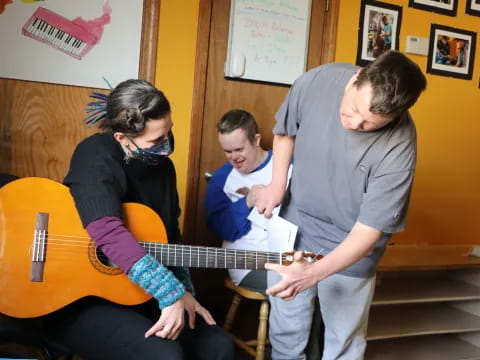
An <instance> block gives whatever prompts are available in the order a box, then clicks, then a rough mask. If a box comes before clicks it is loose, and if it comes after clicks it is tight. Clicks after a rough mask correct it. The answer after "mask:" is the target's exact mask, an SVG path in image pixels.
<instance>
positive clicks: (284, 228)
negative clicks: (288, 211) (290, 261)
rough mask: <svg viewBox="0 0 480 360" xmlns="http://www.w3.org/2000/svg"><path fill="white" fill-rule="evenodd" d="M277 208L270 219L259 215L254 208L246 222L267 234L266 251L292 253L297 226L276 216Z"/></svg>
mask: <svg viewBox="0 0 480 360" xmlns="http://www.w3.org/2000/svg"><path fill="white" fill-rule="evenodd" d="M278 212H279V208H275V209H274V211H273V215H272V217H271V218H266V217H265V216H264V215H262V214H260V213H259V212H258V211H257V209H256V208H253V210H252V211H251V212H250V214H249V215H248V220H250V221H251V222H252V223H253V224H255V225H257V226H259V227H261V228H263V229H264V230H265V231H267V232H268V235H267V242H268V250H269V251H273V252H279V253H284V252H288V251H293V247H294V245H295V238H296V236H297V230H298V226H297V225H295V224H293V223H291V222H290V221H287V220H285V219H284V218H282V217H280V216H278Z"/></svg>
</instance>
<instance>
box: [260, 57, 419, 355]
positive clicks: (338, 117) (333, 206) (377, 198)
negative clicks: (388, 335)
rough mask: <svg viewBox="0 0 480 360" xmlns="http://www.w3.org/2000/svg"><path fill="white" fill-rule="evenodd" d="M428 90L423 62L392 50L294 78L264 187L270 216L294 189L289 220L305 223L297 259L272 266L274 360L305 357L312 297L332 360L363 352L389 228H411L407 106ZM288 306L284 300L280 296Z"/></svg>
mask: <svg viewBox="0 0 480 360" xmlns="http://www.w3.org/2000/svg"><path fill="white" fill-rule="evenodd" d="M425 88H426V79H425V76H424V75H423V74H422V72H421V70H420V69H419V67H418V66H417V65H416V64H415V63H414V62H412V61H411V60H409V59H408V58H407V57H406V56H405V55H403V54H402V53H400V52H396V51H388V52H386V53H384V54H382V55H381V56H379V57H378V58H377V59H376V60H375V61H374V62H372V63H370V64H369V65H367V66H366V67H365V68H363V69H362V68H358V67H355V66H353V65H349V64H343V63H334V64H328V65H324V66H320V67H318V68H315V69H313V70H311V71H309V72H307V73H305V74H304V75H302V76H301V77H300V78H299V79H297V80H296V81H295V83H294V84H293V86H292V88H291V89H290V92H289V94H288V96H287V98H286V100H285V102H284V103H283V104H282V106H281V107H280V109H279V111H278V112H277V114H276V120H277V123H276V126H275V128H274V131H273V132H274V134H275V137H274V143H273V154H274V158H273V178H272V182H271V184H270V185H268V186H267V187H265V188H263V189H261V190H260V191H259V192H258V194H257V202H256V207H257V209H258V210H259V211H260V212H261V213H264V214H265V215H266V216H270V214H271V211H272V209H273V208H274V207H275V206H276V205H278V204H279V203H280V202H281V201H282V199H283V197H284V193H285V190H284V189H285V186H286V179H287V177H286V174H287V169H288V165H289V164H290V161H291V158H292V156H293V157H294V158H295V168H294V170H293V174H292V182H291V188H290V196H289V197H288V198H289V200H288V202H287V203H285V204H284V206H283V214H282V215H283V216H284V217H285V218H286V219H287V220H290V221H292V222H293V223H295V224H297V225H298V226H299V233H298V237H297V242H296V248H297V249H301V250H308V251H312V252H314V253H319V254H322V255H324V257H323V258H322V259H321V260H319V261H317V262H315V263H308V262H305V261H303V260H302V256H301V254H302V253H301V252H297V253H296V254H295V258H296V259H297V261H296V262H294V263H293V264H292V265H290V266H282V265H274V264H269V265H267V266H266V268H267V269H268V270H274V271H271V272H269V286H270V288H269V289H268V290H267V294H269V295H271V296H270V300H271V304H272V310H271V315H270V340H271V342H272V347H273V352H272V356H273V358H274V359H289V360H290V359H304V358H305V357H304V348H305V344H306V342H307V340H308V332H309V329H310V324H311V314H312V313H313V309H312V303H313V302H312V299H313V297H314V296H318V298H319V300H320V309H321V313H322V318H323V321H324V324H325V339H324V353H323V359H324V360H333V359H348V360H355V359H362V358H363V354H364V352H365V346H366V342H365V332H366V325H367V319H368V310H369V308H370V303H371V299H372V296H373V291H374V284H375V270H376V267H377V264H378V262H379V260H380V257H381V256H382V254H383V252H384V250H385V246H386V244H387V242H388V241H389V239H390V238H391V235H392V233H395V232H400V231H403V229H404V226H405V219H406V214H407V209H408V202H409V197H410V190H411V186H412V182H413V176H414V171H415V162H416V132H415V126H414V124H413V121H412V119H411V117H410V114H409V113H408V109H409V108H410V107H411V106H412V105H413V104H414V103H415V102H416V100H417V98H418V97H419V95H420V93H421V92H422V91H423V90H424V89H425ZM282 299H283V300H291V301H283V300H282Z"/></svg>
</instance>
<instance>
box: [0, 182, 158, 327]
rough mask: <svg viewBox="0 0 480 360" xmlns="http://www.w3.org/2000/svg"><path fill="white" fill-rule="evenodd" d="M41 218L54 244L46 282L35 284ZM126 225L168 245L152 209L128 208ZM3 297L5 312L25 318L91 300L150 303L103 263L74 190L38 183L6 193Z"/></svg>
mask: <svg viewBox="0 0 480 360" xmlns="http://www.w3.org/2000/svg"><path fill="white" fill-rule="evenodd" d="M38 212H45V213H48V236H47V238H48V240H47V242H46V247H45V248H46V250H45V251H46V252H45V261H44V263H43V276H42V279H41V281H31V272H32V251H33V250H32V249H33V242H34V232H35V227H36V217H37V213H38ZM124 220H125V222H126V225H127V227H128V228H129V230H130V231H131V232H132V233H133V235H134V236H135V237H136V239H137V240H139V241H148V242H159V243H165V242H166V239H167V236H166V232H165V228H164V226H163V223H162V221H161V219H160V218H159V216H158V215H157V214H156V213H155V212H154V211H153V210H151V209H150V208H148V207H146V206H144V205H140V204H134V203H128V204H125V205H124ZM0 294H1V295H0V312H1V313H4V314H7V315H10V316H14V317H20V318H27V317H36V316H41V315H45V314H48V313H50V312H53V311H55V310H58V309H60V308H62V307H64V306H65V305H67V304H69V303H71V302H73V301H75V300H77V299H80V298H82V297H85V296H88V295H94V296H99V297H102V298H104V299H107V300H110V301H113V302H116V303H119V304H125V305H133V304H139V303H142V302H144V301H146V300H147V299H149V298H150V296H149V295H148V294H147V293H146V292H144V291H143V290H142V289H141V288H140V287H138V286H137V285H135V284H134V283H132V282H131V281H130V280H129V279H128V277H127V276H126V275H125V274H123V273H122V272H121V271H120V270H119V269H118V268H116V267H111V266H107V265H105V264H103V263H102V262H101V261H100V260H99V258H98V256H97V253H96V251H95V248H94V246H93V243H92V242H91V240H90V239H89V236H88V234H87V232H86V231H85V229H84V228H83V226H82V224H81V221H80V217H79V215H78V213H77V211H76V208H75V204H74V201H73V198H72V197H71V195H70V193H69V190H68V188H67V187H65V186H64V185H62V184H60V183H58V182H55V181H52V180H49V179H44V178H33V177H32V178H23V179H20V180H16V181H13V182H11V183H9V184H7V185H5V186H4V187H2V188H1V189H0Z"/></svg>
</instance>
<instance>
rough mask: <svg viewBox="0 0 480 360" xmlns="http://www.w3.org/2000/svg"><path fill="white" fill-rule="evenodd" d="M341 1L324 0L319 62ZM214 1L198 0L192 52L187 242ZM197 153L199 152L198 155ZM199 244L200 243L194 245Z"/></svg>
mask: <svg viewBox="0 0 480 360" xmlns="http://www.w3.org/2000/svg"><path fill="white" fill-rule="evenodd" d="M339 7H340V0H326V1H325V21H324V29H323V39H322V47H321V49H322V52H321V54H320V60H321V64H326V63H329V62H332V61H334V59H335V41H336V38H337V24H338V13H339ZM212 8H213V0H200V4H199V15H198V26H197V48H196V54H195V70H194V80H193V94H194V96H193V99H192V117H191V124H190V145H189V150H188V151H189V152H188V153H189V154H190V156H189V159H188V168H187V189H186V199H185V211H184V214H185V216H184V226H183V237H184V239H185V241H186V243H189V244H195V243H196V242H195V240H196V239H195V226H196V223H197V208H198V191H199V183H200V181H202V179H203V177H202V176H201V175H200V174H199V172H200V159H201V156H200V155H199V154H200V152H201V148H202V137H201V136H198V135H199V134H202V129H203V113H204V107H205V93H206V84H207V66H208V55H209V51H208V49H209V46H210V43H209V42H210V30H211V26H210V23H211V18H212ZM197 154H198V155H197ZM197 245H199V244H197Z"/></svg>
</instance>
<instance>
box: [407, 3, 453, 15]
mask: <svg viewBox="0 0 480 360" xmlns="http://www.w3.org/2000/svg"><path fill="white" fill-rule="evenodd" d="M408 6H409V7H412V8H415V9H421V10H426V11H433V12H436V13H439V14H443V15H448V16H456V15H457V8H458V0H409V1H408Z"/></svg>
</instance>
